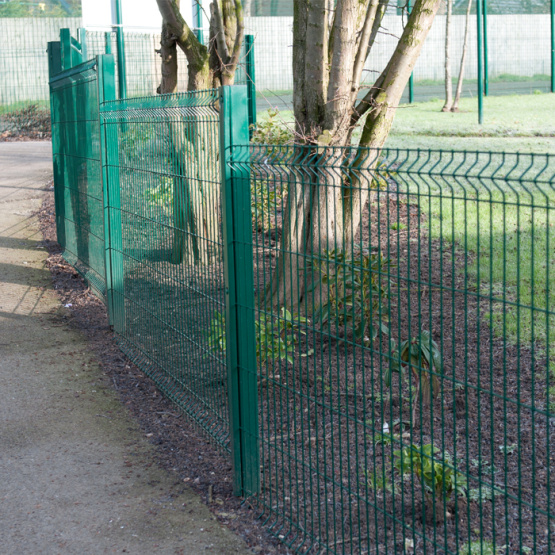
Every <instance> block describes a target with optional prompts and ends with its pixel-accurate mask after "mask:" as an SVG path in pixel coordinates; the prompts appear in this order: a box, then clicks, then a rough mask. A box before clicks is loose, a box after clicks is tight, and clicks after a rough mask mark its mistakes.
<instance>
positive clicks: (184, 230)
mask: <svg viewBox="0 0 555 555" xmlns="http://www.w3.org/2000/svg"><path fill="white" fill-rule="evenodd" d="M157 3H158V7H159V9H160V13H161V14H162V18H163V25H162V40H161V48H160V55H161V57H162V81H161V83H160V87H159V88H158V92H160V93H162V94H168V93H173V92H176V91H177V83H178V67H177V47H178V46H179V48H181V50H183V52H184V53H185V56H186V57H187V63H188V78H187V79H188V81H187V89H188V90H190V91H192V90H202V89H210V88H213V87H218V86H220V85H221V84H223V85H228V84H232V83H233V79H234V76H235V71H236V69H237V64H238V62H239V56H240V52H241V45H242V42H243V35H244V24H243V9H242V6H241V2H240V0H213V2H212V3H211V6H210V10H211V14H212V17H211V20H210V41H209V46H208V47H206V46H204V45H203V44H201V43H200V42H199V41H198V39H197V37H196V36H195V34H194V33H193V31H192V30H191V29H190V28H189V27H188V25H187V23H186V22H185V20H184V19H183V17H182V15H181V13H180V11H179V4H180V3H179V0H157ZM206 125H208V124H207V123H206V122H205V123H204V124H203V129H200V128H197V127H196V125H195V122H192V123H191V122H188V123H187V124H184V123H182V122H179V121H171V122H169V123H168V137H169V142H170V145H171V151H170V156H171V160H172V164H173V166H174V168H173V170H174V174H175V175H176V177H175V178H174V187H173V192H174V195H173V220H174V237H173V244H172V249H171V260H172V262H174V263H176V264H180V263H182V262H185V263H186V264H190V265H192V264H210V263H211V262H212V261H213V259H214V256H215V254H216V253H215V248H216V245H217V244H218V243H219V222H218V214H219V206H220V189H219V186H218V178H217V175H215V173H216V172H217V170H216V169H214V152H215V150H216V147H215V145H213V144H212V143H211V141H212V140H213V138H214V137H216V136H217V132H218V130H217V126H214V128H212V129H206ZM212 173H214V175H212ZM184 176H186V177H184Z"/></svg>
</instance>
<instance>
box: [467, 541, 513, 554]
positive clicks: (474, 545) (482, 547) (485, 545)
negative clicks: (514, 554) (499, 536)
mask: <svg viewBox="0 0 555 555" xmlns="http://www.w3.org/2000/svg"><path fill="white" fill-rule="evenodd" d="M504 551H505V546H503V547H497V548H496V547H495V546H494V545H493V542H490V541H486V540H475V541H472V542H468V543H465V544H464V545H463V546H462V547H461V550H460V551H459V553H460V555H499V554H500V553H503V552H504Z"/></svg>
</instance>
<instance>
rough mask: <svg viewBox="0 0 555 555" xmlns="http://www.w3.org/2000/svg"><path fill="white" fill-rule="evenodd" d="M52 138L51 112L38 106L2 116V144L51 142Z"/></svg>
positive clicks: (0, 132)
mask: <svg viewBox="0 0 555 555" xmlns="http://www.w3.org/2000/svg"><path fill="white" fill-rule="evenodd" d="M51 137H52V130H51V125H50V111H49V110H45V109H44V108H41V107H40V106H38V105H37V104H29V105H27V106H24V107H23V108H20V109H19V110H14V111H11V112H7V113H5V114H0V142H2V141H4V142H14V141H49V140H50V139H51Z"/></svg>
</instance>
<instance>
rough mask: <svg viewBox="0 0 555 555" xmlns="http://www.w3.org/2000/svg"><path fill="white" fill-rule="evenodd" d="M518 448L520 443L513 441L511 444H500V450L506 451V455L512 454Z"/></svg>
mask: <svg viewBox="0 0 555 555" xmlns="http://www.w3.org/2000/svg"><path fill="white" fill-rule="evenodd" d="M517 449H518V445H517V444H516V443H513V444H511V445H500V446H499V450H500V451H501V453H504V454H505V455H510V454H511V453H514V452H515V451H516V450H517Z"/></svg>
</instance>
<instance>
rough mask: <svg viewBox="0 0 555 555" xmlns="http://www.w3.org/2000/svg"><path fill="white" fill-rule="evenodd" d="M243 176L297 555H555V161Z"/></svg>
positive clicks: (326, 155) (445, 157) (281, 486)
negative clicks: (246, 184) (247, 187)
mask: <svg viewBox="0 0 555 555" xmlns="http://www.w3.org/2000/svg"><path fill="white" fill-rule="evenodd" d="M232 159H235V160H237V159H247V157H246V156H245V155H244V153H241V152H239V149H237V148H236V149H235V154H234V155H233V156H232ZM232 165H235V166H238V165H240V163H239V162H235V163H234V162H232ZM248 166H249V168H250V170H251V172H252V174H251V175H252V179H251V195H252V210H253V216H252V224H253V244H254V247H253V253H254V278H255V290H256V295H257V301H256V305H255V306H256V309H255V321H256V350H257V359H258V396H259V400H258V402H259V406H260V413H259V418H260V449H261V452H260V461H261V472H262V477H261V483H262V485H261V491H260V493H257V492H252V497H251V502H256V503H258V505H259V506H260V507H261V509H262V511H263V516H264V519H265V522H266V525H267V526H269V528H270V529H271V530H272V532H273V533H275V534H276V536H278V537H279V538H280V539H281V540H282V541H284V542H285V543H287V544H288V545H290V546H291V547H292V548H294V549H295V550H297V551H298V552H310V553H313V552H314V553H316V552H331V553H409V552H414V553H453V554H456V553H499V552H502V551H508V552H511V553H528V552H534V553H553V552H554V551H555V512H554V507H555V505H554V503H553V499H554V497H553V496H554V492H553V470H554V468H553V460H554V459H553V456H554V454H553V445H554V443H553V442H554V440H555V374H554V372H555V371H554V365H553V353H552V350H551V345H552V344H553V341H554V340H555V333H554V330H555V327H554V326H555V310H554V307H555V282H554V276H555V268H554V267H553V265H554V261H553V241H554V239H555V236H554V231H553V229H554V228H553V225H554V218H555V213H554V206H555V204H554V202H553V201H554V200H555V159H554V158H552V157H549V156H541V155H538V156H534V155H509V154H489V153H488V154H483V153H463V152H440V151H437V152H433V151H409V150H385V151H383V152H382V153H381V154H377V153H376V152H373V151H361V150H355V149H352V150H351V149H334V148H309V147H304V148H303V147H297V148H295V147H258V146H252V147H250V160H249V162H248ZM218 321H220V315H219V314H217V313H216V312H214V313H213V314H212V322H213V323H212V326H214V325H215V323H216V322H218ZM213 348H214V351H215V352H216V353H218V352H220V351H219V349H221V348H222V345H219V344H213Z"/></svg>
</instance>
